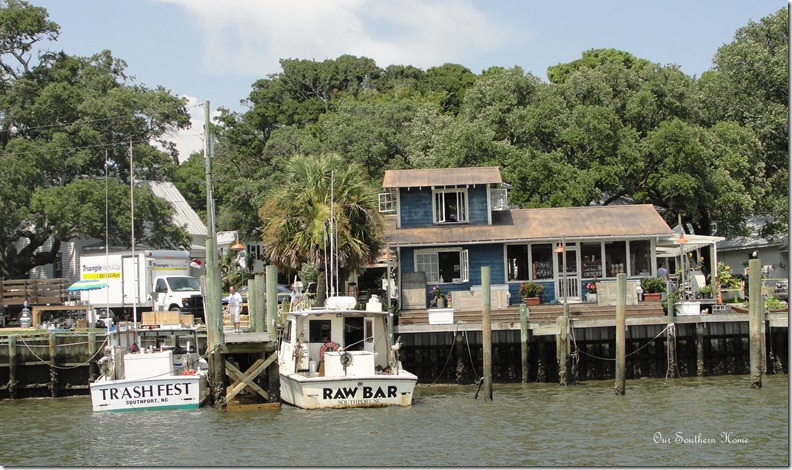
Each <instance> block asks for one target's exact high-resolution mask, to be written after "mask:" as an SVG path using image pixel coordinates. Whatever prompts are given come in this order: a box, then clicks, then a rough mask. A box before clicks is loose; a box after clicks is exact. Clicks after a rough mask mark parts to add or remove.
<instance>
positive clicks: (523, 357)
mask: <svg viewBox="0 0 792 470" xmlns="http://www.w3.org/2000/svg"><path fill="white" fill-rule="evenodd" d="M528 341H529V336H528V306H527V305H525V304H521V305H520V362H521V363H522V383H524V384H527V383H528V372H529V370H528V367H529V366H528Z"/></svg>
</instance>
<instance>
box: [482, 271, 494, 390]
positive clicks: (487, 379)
mask: <svg viewBox="0 0 792 470" xmlns="http://www.w3.org/2000/svg"><path fill="white" fill-rule="evenodd" d="M481 290H482V292H483V294H484V305H483V308H482V312H481V332H482V346H483V348H484V350H483V354H482V356H483V360H484V368H483V369H484V377H482V380H484V399H485V400H492V325H491V324H490V315H491V312H490V308H491V303H492V301H491V299H492V293H491V292H490V267H489V266H482V267H481Z"/></svg>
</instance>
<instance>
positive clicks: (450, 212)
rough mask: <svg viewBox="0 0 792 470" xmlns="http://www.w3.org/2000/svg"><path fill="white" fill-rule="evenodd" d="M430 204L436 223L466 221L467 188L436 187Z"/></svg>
mask: <svg viewBox="0 0 792 470" xmlns="http://www.w3.org/2000/svg"><path fill="white" fill-rule="evenodd" d="M432 205H433V209H434V223H436V224H447V223H459V222H467V221H468V206H467V189H436V190H435V191H434V199H433V201H432Z"/></svg>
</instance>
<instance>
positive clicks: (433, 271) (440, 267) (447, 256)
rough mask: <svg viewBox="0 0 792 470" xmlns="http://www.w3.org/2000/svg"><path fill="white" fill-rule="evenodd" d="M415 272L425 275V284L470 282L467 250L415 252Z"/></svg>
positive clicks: (444, 249) (445, 249)
mask: <svg viewBox="0 0 792 470" xmlns="http://www.w3.org/2000/svg"><path fill="white" fill-rule="evenodd" d="M415 271H416V272H424V273H426V282H427V283H434V284H445V283H453V282H467V281H468V280H470V267H469V262H468V250H463V249H461V248H440V249H436V250H417V251H416V252H415Z"/></svg>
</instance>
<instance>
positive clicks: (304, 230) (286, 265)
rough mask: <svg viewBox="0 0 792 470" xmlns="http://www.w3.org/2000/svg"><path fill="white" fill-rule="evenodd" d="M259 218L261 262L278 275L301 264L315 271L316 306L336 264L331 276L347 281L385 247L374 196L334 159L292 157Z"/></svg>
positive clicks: (357, 174) (362, 174) (353, 169)
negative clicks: (277, 269) (261, 241)
mask: <svg viewBox="0 0 792 470" xmlns="http://www.w3.org/2000/svg"><path fill="white" fill-rule="evenodd" d="M259 216H260V217H261V220H262V224H263V227H264V230H263V240H264V257H265V258H266V259H267V260H269V262H270V263H273V264H276V265H278V267H279V269H280V270H281V271H285V270H289V269H290V270H295V271H299V270H300V269H301V268H302V267H303V265H304V264H306V265H308V266H310V267H313V268H315V269H316V270H317V271H318V273H319V275H318V282H317V301H318V302H319V303H320V304H321V303H322V302H323V301H324V293H325V282H324V280H325V275H326V273H328V271H329V272H331V273H332V272H333V270H334V269H335V267H334V266H335V265H337V266H338V268H339V271H338V272H336V273H335V274H337V275H338V276H339V278H340V279H345V277H346V275H347V274H349V273H350V272H353V271H357V270H360V269H362V268H363V267H365V266H366V265H367V264H369V263H371V262H373V261H374V259H376V257H377V255H378V253H379V250H380V247H381V245H382V243H383V236H384V235H383V222H382V220H381V216H380V215H379V212H378V199H377V192H376V191H374V190H373V189H372V187H371V186H370V185H369V183H368V180H367V175H366V171H365V170H364V169H363V168H362V167H361V166H360V165H358V164H354V163H349V162H348V161H346V160H344V159H343V158H341V157H340V156H339V155H337V154H322V155H320V156H318V157H313V156H303V155H297V156H294V158H292V160H291V161H290V165H289V167H288V169H287V173H286V177H285V179H284V181H283V182H282V184H281V185H280V186H279V187H278V188H276V189H275V191H274V192H273V193H272V194H271V195H270V196H269V197H268V198H267V201H266V203H265V204H264V205H263V206H262V207H261V209H260V211H259ZM331 220H333V221H334V227H333V229H332V230H334V231H335V233H331ZM331 241H332V244H331ZM331 248H333V249H332V250H331ZM334 251H335V252H334ZM331 260H332V261H331ZM331 263H333V264H331Z"/></svg>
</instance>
